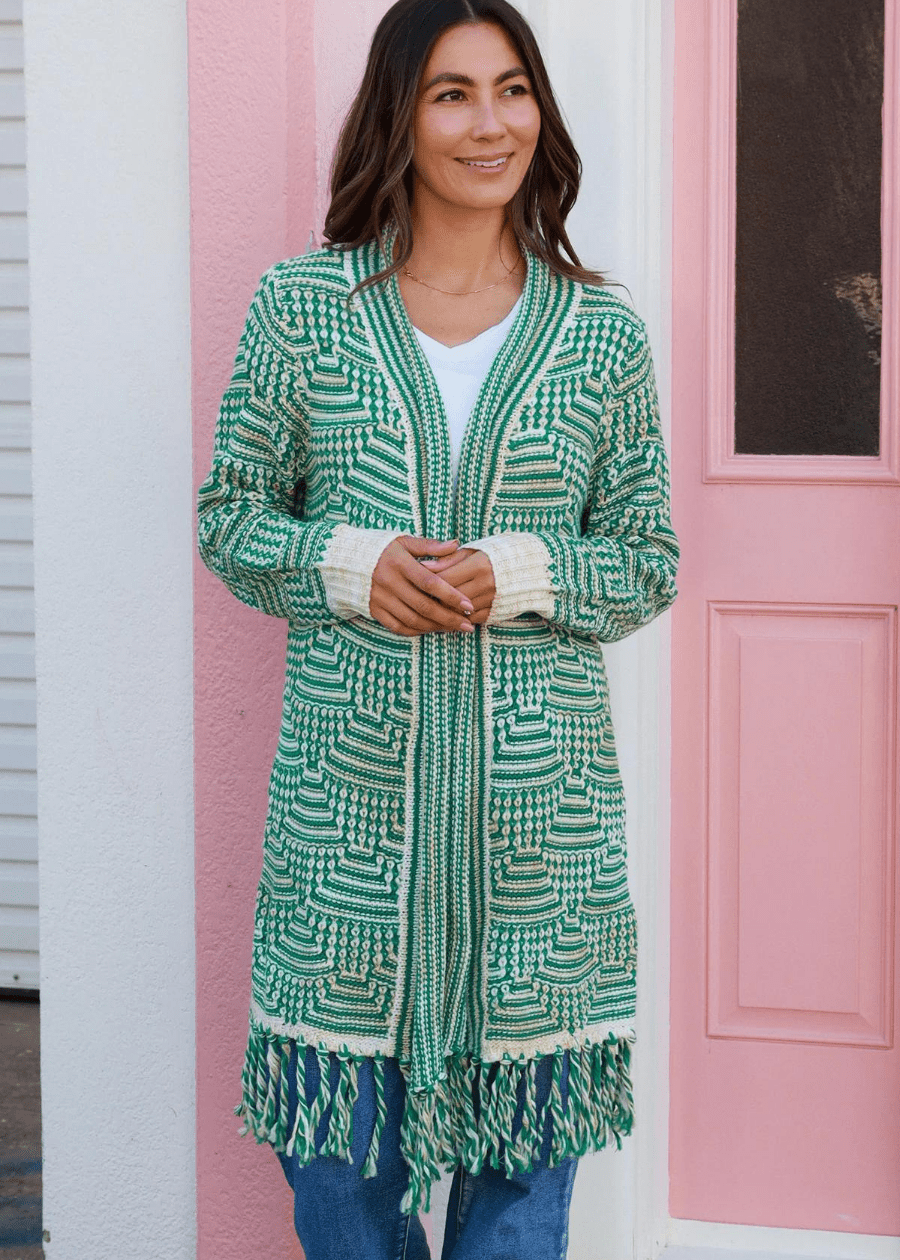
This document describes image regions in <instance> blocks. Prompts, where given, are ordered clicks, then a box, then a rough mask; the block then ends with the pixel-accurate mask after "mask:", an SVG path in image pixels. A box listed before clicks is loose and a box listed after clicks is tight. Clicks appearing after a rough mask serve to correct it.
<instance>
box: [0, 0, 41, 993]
mask: <svg viewBox="0 0 900 1260" xmlns="http://www.w3.org/2000/svg"><path fill="white" fill-rule="evenodd" d="M25 211H26V184H25V88H24V76H23V73H22V0H0V988H14V989H36V988H37V987H38V870H37V859H38V847H37V846H38V842H37V817H36V813H37V803H36V801H37V784H36V776H35V756H36V752H35V749H36V738H35V696H34V585H33V576H32V515H31V412H30V405H29V404H30V399H31V371H30V363H29V357H28V350H29V337H28V225H27V220H26V214H25Z"/></svg>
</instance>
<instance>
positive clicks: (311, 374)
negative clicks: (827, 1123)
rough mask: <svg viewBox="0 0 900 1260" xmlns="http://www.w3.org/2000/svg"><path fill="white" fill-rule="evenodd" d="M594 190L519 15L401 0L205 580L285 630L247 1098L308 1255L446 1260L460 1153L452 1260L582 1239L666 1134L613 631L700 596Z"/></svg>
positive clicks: (217, 471)
mask: <svg viewBox="0 0 900 1260" xmlns="http://www.w3.org/2000/svg"><path fill="white" fill-rule="evenodd" d="M579 173H580V165H579V160H578V157H577V154H576V153H575V150H574V148H573V146H572V143H571V140H570V139H569V137H568V135H567V133H566V130H565V127H564V125H563V123H562V120H561V117H560V114H559V110H558V107H557V105H556V103H555V100H554V97H553V93H552V90H551V88H550V85H549V82H548V79H547V75H546V70H545V68H544V65H543V62H542V60H541V56H540V53H539V51H538V48H537V45H536V43H535V40H534V37H533V35H532V33H531V31H530V29H529V27H528V26H527V24H526V23H525V21H524V20H523V18H522V17H521V16H520V15H519V14H518V12H517V11H516V10H515V9H513V8H512V7H511V6H510V5H509V4H507V3H505V0H400V2H399V3H397V4H395V5H394V6H393V7H392V8H391V9H390V10H389V11H388V13H387V14H386V15H385V17H384V18H383V19H382V21H381V23H380V25H379V27H378V30H377V31H376V33H375V36H374V39H373V42H372V47H371V50H370V54H369V60H368V65H367V68H366V72H365V76H364V79H363V83H362V85H361V88H360V91H359V93H358V95H357V97H356V100H355V101H354V103H353V106H352V108H351V110H350V113H349V115H348V118H347V121H346V123H345V126H344V129H343V131H342V134H341V138H340V141H339V144H338V149H337V153H336V158H335V163H334V167H333V174H332V201H331V207H330V210H329V214H328V218H327V221H326V226H325V235H326V239H327V240H328V242H329V244H328V245H327V246H326V247H325V248H323V249H320V250H318V251H315V252H313V253H310V254H307V255H305V256H301V257H297V258H291V259H287V260H286V261H284V262H280V263H278V264H276V265H275V266H273V267H272V268H270V269H269V270H268V271H267V272H266V273H265V275H264V276H263V277H262V280H261V282H260V285H259V288H258V290H257V293H256V295H255V297H254V299H253V302H252V304H251V307H250V312H249V316H248V319H247V324H246V327H245V330H244V333H243V336H242V338H241V341H240V345H239V348H238V354H237V362H236V366H235V371H234V376H233V379H232V381H231V384H230V386H229V389H228V391H227V393H226V395H225V398H224V401H223V404H222V409H221V413H220V416H219V421H218V425H217V430H216V438H215V449H214V455H213V464H212V469H211V471H210V473H209V476H208V477H207V479H206V481H205V482H204V484H203V486H202V487H201V490H200V496H199V521H200V548H201V553H202V556H203V559H204V561H205V563H206V564H207V565H208V567H209V568H210V569H211V570H212V571H213V572H214V573H216V574H218V576H219V577H221V578H222V579H223V580H224V581H225V582H226V583H227V584H228V586H229V587H230V589H231V590H232V591H233V592H234V593H235V594H236V595H237V596H238V598H240V599H242V600H243V601H244V602H246V603H248V604H251V605H253V606H254V607H256V608H258V609H261V610H262V611H263V612H266V613H270V614H272V615H274V616H279V617H286V618H287V620H288V630H289V638H288V649H287V676H286V685H285V693H284V708H283V719H282V725H281V733H280V739H279V743H278V749H277V753H276V756H275V762H274V765H273V770H272V778H271V784H270V798H269V811H268V817H267V823H266V830H265V838H264V847H263V851H264V861H263V872H262V878H261V881H260V885H259V893H258V898H257V907H256V926H255V934H254V949H253V983H252V990H253V991H252V1005H251V1017H250V1038H249V1044H248V1049H247V1057H246V1063H245V1069H244V1075H243V1097H242V1101H241V1104H240V1106H239V1107H238V1108H237V1110H238V1112H239V1114H241V1115H242V1116H243V1118H244V1120H245V1123H246V1126H247V1128H248V1129H249V1130H250V1131H252V1132H253V1133H254V1134H255V1136H256V1137H257V1139H258V1140H259V1141H268V1142H270V1143H271V1144H272V1146H273V1147H274V1149H275V1151H276V1152H277V1153H278V1155H279V1158H280V1159H281V1162H282V1166H283V1168H284V1170H285V1173H286V1175H287V1177H288V1180H289V1182H290V1183H291V1185H292V1186H293V1189H294V1203H295V1222H296V1227H297V1232H298V1235H299V1237H300V1240H301V1242H302V1244H303V1246H304V1249H305V1251H306V1255H307V1257H308V1260H327V1258H329V1257H338V1256H339V1257H342V1258H343V1257H350V1256H352V1257H354V1260H355V1258H356V1257H359V1258H360V1260H362V1258H363V1257H365V1258H366V1260H380V1258H381V1257H389V1256H390V1257H394V1256H400V1255H404V1256H406V1257H407V1260H419V1258H421V1257H424V1256H427V1255H428V1250H427V1245H426V1242H425V1236H424V1232H423V1230H422V1227H421V1225H420V1223H419V1221H418V1217H417V1216H416V1212H417V1211H418V1209H420V1208H425V1209H427V1207H428V1204H429V1196H430V1187H431V1184H432V1183H433V1182H434V1181H435V1180H436V1179H437V1177H438V1176H439V1175H440V1171H441V1169H442V1168H443V1169H447V1170H448V1171H449V1170H451V1169H452V1170H454V1181H453V1186H452V1189H451V1202H450V1211H449V1214H448V1226H447V1233H446V1237H445V1242H444V1251H443V1256H444V1258H445V1260H450V1257H452V1260H471V1258H473V1257H475V1256H478V1257H481V1258H485V1257H490V1258H499V1257H501V1256H502V1257H515V1260H538V1258H541V1257H547V1258H548V1260H549V1257H551V1256H552V1257H554V1258H555V1257H558V1256H560V1255H562V1254H563V1253H564V1251H565V1245H566V1235H567V1228H568V1226H567V1221H568V1211H569V1197H570V1195H571V1190H572V1179H573V1177H574V1173H575V1167H576V1164H577V1160H578V1158H579V1157H580V1156H581V1155H582V1154H584V1153H585V1152H587V1151H589V1150H596V1149H598V1148H600V1147H602V1146H604V1145H605V1144H606V1143H607V1141H608V1140H609V1139H610V1138H612V1139H614V1140H615V1141H616V1143H617V1145H618V1146H621V1139H622V1136H623V1135H626V1134H628V1133H629V1132H630V1131H631V1127H632V1119H633V1103H632V1091H631V1078H630V1070H629V1069H630V1055H631V1046H632V1044H633V1042H634V1029H633V1018H634V1011H635V963H636V954H637V939H636V924H635V917H634V909H633V905H632V901H631V897H630V894H629V889H628V883H627V871H626V851H625V833H624V800H623V795H622V783H621V778H620V775H619V771H618V766H617V760H616V749H615V741H614V735H613V728H612V722H611V715H610V707H609V692H608V687H607V680H606V673H605V668H604V662H603V655H602V648H601V644H602V643H604V642H612V641H614V640H616V639H621V638H622V637H624V636H625V635H628V634H630V633H632V632H633V631H634V630H636V629H638V628H639V627H640V626H643V625H646V624H647V623H648V622H649V621H651V620H652V619H653V618H654V617H656V616H658V615H659V614H660V613H661V612H662V611H663V610H664V609H666V608H668V607H669V605H670V604H671V603H672V601H673V600H674V599H675V597H676V593H677V592H676V587H675V574H676V569H677V564H678V558H679V547H678V542H677V539H676V536H675V534H674V532H673V530H672V526H671V522H670V519H669V480H668V476H669V474H668V463H667V457H666V451H665V448H664V445H663V439H662V435H661V432H660V427H659V416H658V409H657V400H656V392H655V385H654V377H653V368H652V362H651V357H650V349H649V345H648V341H647V335H646V330H645V327H644V324H643V323H642V321H641V320H640V318H639V317H638V316H637V315H636V314H635V313H634V311H633V310H632V309H631V308H630V307H629V306H628V305H626V303H625V302H624V301H622V300H621V299H620V298H618V297H616V296H614V295H613V294H612V293H611V292H610V291H609V290H608V289H607V288H605V287H604V285H603V281H602V277H600V276H598V275H596V274H595V273H592V272H589V271H587V270H585V269H584V268H583V267H582V266H581V265H580V264H579V262H578V260H577V257H576V255H575V253H574V250H573V249H572V246H571V244H570V243H569V240H568V237H567V236H566V232H565V226H564V225H565V219H566V216H567V214H568V212H569V210H570V209H571V207H572V204H573V202H574V200H575V196H576V193H577V188H578V180H579ZM463 429H464V433H463ZM457 474H458V475H457Z"/></svg>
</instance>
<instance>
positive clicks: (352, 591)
mask: <svg viewBox="0 0 900 1260" xmlns="http://www.w3.org/2000/svg"><path fill="white" fill-rule="evenodd" d="M407 532H408V531H407V530H404V529H359V528H358V527H357V526H356V525H349V524H348V523H347V522H346V521H339V522H338V524H337V526H336V527H335V530H334V533H333V534H332V536H331V538H330V540H329V542H328V546H327V547H326V548H325V554H324V555H323V556H322V559H321V560H317V561H316V562H315V564H316V568H317V569H318V570H319V572H320V573H321V574H322V581H323V582H324V584H325V599H326V602H327V604H328V607H329V608H330V609H331V611H332V612H333V613H334V614H335V616H336V617H369V618H371V616H372V614H371V612H370V611H369V598H370V596H371V593H372V574H373V573H374V572H375V566H376V565H377V564H378V559H379V557H380V555H381V553H382V551H384V549H385V547H386V546H387V545H388V543H390V542H393V540H394V539H395V538H399V536H400V535H401V534H405V533H407Z"/></svg>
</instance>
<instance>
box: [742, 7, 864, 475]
mask: <svg viewBox="0 0 900 1260" xmlns="http://www.w3.org/2000/svg"><path fill="white" fill-rule="evenodd" d="M737 91H738V101H737V254H736V294H735V299H736V310H735V316H736V326H735V333H736V350H735V451H736V452H737V453H739V454H756V455H760V454H762V455H877V454H878V419H879V406H880V388H879V385H880V382H879V377H880V362H881V106H882V99H883V95H884V0H738V89H737Z"/></svg>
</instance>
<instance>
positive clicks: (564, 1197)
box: [278, 1047, 578, 1260]
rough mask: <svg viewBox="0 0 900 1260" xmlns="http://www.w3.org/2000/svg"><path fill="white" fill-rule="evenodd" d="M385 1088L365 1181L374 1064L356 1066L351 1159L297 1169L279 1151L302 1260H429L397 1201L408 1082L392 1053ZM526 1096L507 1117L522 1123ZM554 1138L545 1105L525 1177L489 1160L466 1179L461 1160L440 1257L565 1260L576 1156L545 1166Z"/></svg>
mask: <svg viewBox="0 0 900 1260" xmlns="http://www.w3.org/2000/svg"><path fill="white" fill-rule="evenodd" d="M329 1057H330V1079H331V1084H332V1088H334V1086H336V1084H337V1080H338V1071H339V1063H338V1060H337V1057H336V1056H335V1055H334V1054H332V1055H330V1056H329ZM295 1065H296V1047H294V1050H293V1053H292V1056H291V1068H290V1075H289V1081H290V1085H289V1101H288V1108H289V1114H290V1116H291V1117H293V1115H294V1114H295V1110H294V1109H295V1108H296V1105H297V1101H296V1089H297V1086H296V1071H295ZM384 1066H385V1074H384V1094H385V1103H386V1106H387V1122H386V1124H385V1127H384V1132H383V1134H382V1136H381V1144H380V1149H379V1156H378V1173H377V1175H376V1176H374V1177H370V1178H362V1177H361V1176H360V1169H361V1168H362V1164H363V1162H364V1160H365V1157H366V1152H367V1150H368V1146H369V1141H370V1139H371V1136H372V1130H373V1128H374V1124H375V1082H374V1077H373V1073H372V1063H371V1060H366V1061H365V1062H364V1063H363V1064H362V1065H361V1067H360V1071H359V1098H358V1100H357V1103H356V1106H355V1108H354V1112H353V1142H352V1147H351V1150H352V1155H353V1163H352V1164H349V1163H348V1162H347V1161H346V1160H343V1159H337V1158H335V1157H334V1156H331V1155H317V1156H316V1158H315V1159H314V1160H312V1161H311V1163H309V1164H306V1165H302V1166H301V1165H299V1164H298V1162H297V1157H296V1156H291V1157H288V1156H286V1155H283V1154H279V1156H278V1159H279V1160H280V1162H281V1166H282V1168H283V1169H284V1174H285V1176H286V1177H287V1180H288V1184H289V1185H290V1187H291V1189H292V1190H293V1192H294V1225H295V1228H296V1230H297V1236H298V1238H299V1239H300V1242H301V1244H302V1246H303V1250H304V1252H305V1254H306V1260H429V1255H430V1253H429V1250H428V1241H427V1239H426V1237H425V1230H424V1229H423V1227H422V1223H421V1221H420V1220H419V1218H418V1216H415V1215H413V1216H404V1215H403V1214H402V1213H401V1211H400V1200H401V1199H402V1198H403V1195H404V1194H405V1193H406V1187H407V1183H408V1180H409V1170H408V1168H407V1166H406V1162H405V1160H404V1159H403V1156H402V1155H401V1153H400V1121H401V1118H402V1115H403V1105H404V1099H405V1096H406V1082H405V1080H404V1077H403V1074H402V1072H401V1071H400V1067H399V1064H398V1063H397V1060H396V1059H386V1060H385V1065H384ZM551 1067H552V1059H551V1058H549V1057H548V1058H544V1059H541V1060H540V1061H539V1062H538V1065H537V1072H536V1087H537V1088H536V1093H537V1104H538V1107H539V1108H543V1107H544V1105H545V1103H546V1100H547V1097H548V1095H549V1092H550V1082H551ZM305 1068H306V1094H307V1098H308V1099H310V1100H311V1099H312V1098H313V1097H314V1096H315V1093H316V1091H317V1090H318V1086H319V1064H318V1059H317V1057H316V1054H315V1051H314V1050H313V1049H312V1048H311V1047H307V1050H306V1059H305ZM567 1082H568V1057H566V1060H565V1062H564V1066H563V1074H562V1096H563V1103H564V1105H565V1103H566V1101H567ZM522 1104H523V1097H522V1091H521V1090H520V1092H519V1105H518V1108H517V1111H516V1117H515V1120H514V1122H513V1135H514V1136H515V1134H516V1133H517V1132H518V1129H519V1125H520V1123H521V1112H522ZM329 1116H330V1106H329V1108H328V1109H327V1110H326V1111H325V1114H324V1115H323V1116H322V1119H321V1120H320V1122H319V1127H318V1129H317V1131H316V1149H317V1150H318V1149H319V1148H320V1146H321V1144H322V1142H323V1141H324V1140H325V1135H326V1132H327V1129H328V1120H329ZM552 1137H553V1127H552V1119H551V1117H550V1114H549V1108H548V1109H547V1112H546V1125H545V1129H544V1133H543V1142H542V1146H541V1156H540V1161H539V1162H537V1163H535V1165H534V1167H533V1169H532V1171H531V1172H529V1173H516V1174H514V1175H513V1176H511V1177H507V1176H506V1175H505V1173H504V1171H503V1169H502V1167H501V1168H500V1169H496V1168H491V1167H489V1166H486V1167H484V1168H483V1169H482V1171H481V1172H480V1173H478V1174H477V1175H476V1176H473V1175H472V1174H471V1173H469V1172H466V1171H465V1170H464V1169H463V1168H462V1167H460V1166H458V1167H457V1168H456V1171H455V1173H454V1175H453V1183H452V1186H451V1190H450V1202H449V1207H448V1211H447V1227H446V1231H445V1234H444V1246H443V1250H442V1252H441V1260H563V1258H564V1257H565V1254H566V1249H567V1246H568V1237H569V1203H570V1200H571V1197H572V1184H573V1182H574V1180H575V1170H576V1167H577V1164H578V1160H577V1159H575V1158H570V1159H564V1160H562V1161H561V1162H560V1163H559V1164H558V1165H557V1166H556V1167H555V1168H550V1167H549V1166H548V1162H549V1156H550V1143H551V1140H552Z"/></svg>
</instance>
